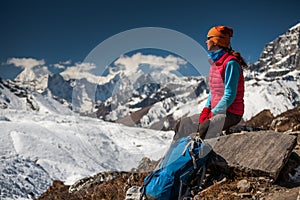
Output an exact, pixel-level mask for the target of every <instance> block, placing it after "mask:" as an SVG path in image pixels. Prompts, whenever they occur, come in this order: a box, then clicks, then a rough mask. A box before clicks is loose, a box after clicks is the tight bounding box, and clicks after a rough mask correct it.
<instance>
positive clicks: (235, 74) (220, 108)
mask: <svg viewBox="0 0 300 200" xmlns="http://www.w3.org/2000/svg"><path fill="white" fill-rule="evenodd" d="M240 74H241V67H240V64H239V63H238V62H237V61H235V60H230V61H229V62H228V63H227V66H226V70H225V80H224V87H225V89H224V95H223V97H222V98H221V100H220V101H219V103H218V104H217V105H216V107H214V108H213V109H212V112H213V114H220V113H225V112H226V110H227V108H228V107H229V106H230V105H231V104H232V103H233V101H234V100H235V97H236V91H237V87H238V82H239V78H240Z"/></svg>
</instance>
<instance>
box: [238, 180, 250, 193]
mask: <svg viewBox="0 0 300 200" xmlns="http://www.w3.org/2000/svg"><path fill="white" fill-rule="evenodd" d="M236 187H237V189H238V190H239V192H241V193H245V192H249V191H250V188H251V184H250V183H249V182H248V181H247V180H246V179H243V180H240V181H239V182H238V183H237V186H236Z"/></svg>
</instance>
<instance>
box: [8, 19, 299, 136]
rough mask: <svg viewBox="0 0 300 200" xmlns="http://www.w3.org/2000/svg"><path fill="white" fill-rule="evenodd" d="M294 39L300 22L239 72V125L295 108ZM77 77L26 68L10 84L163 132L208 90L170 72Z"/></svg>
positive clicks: (119, 71)
mask: <svg viewBox="0 0 300 200" xmlns="http://www.w3.org/2000/svg"><path fill="white" fill-rule="evenodd" d="M299 34H300V23H299V24H297V25H296V26H294V27H292V28H290V29H289V30H288V31H287V32H286V33H284V34H283V35H280V36H279V37H278V38H276V39H275V40H273V41H272V42H270V43H268V44H266V46H265V47H264V50H263V52H262V53H261V55H260V58H259V60H258V61H257V62H255V63H253V64H250V66H249V68H248V69H245V70H244V73H245V80H246V83H245V86H246V87H245V88H246V89H245V90H246V91H245V104H246V108H245V115H244V119H245V120H247V119H250V118H251V117H252V116H254V115H255V114H257V113H259V112H260V111H261V110H263V109H270V110H271V112H272V113H273V114H274V115H276V114H280V113H281V112H284V111H286V110H287V109H291V108H293V107H295V106H297V105H299V104H300V100H299V95H300V91H299V85H300V83H299V73H300V71H299V70H300V48H299V46H300V40H299ZM141 65H142V64H141ZM162 68H163V66H162ZM127 70H128V69H127ZM78 74H79V73H73V74H72V73H67V72H62V73H60V74H50V72H49V71H48V72H47V70H45V69H39V70H37V69H35V68H32V69H27V70H24V71H23V72H22V73H20V74H19V75H18V77H17V78H16V79H15V82H14V83H13V84H14V85H18V86H19V87H24V86H25V87H26V88H28V89H30V90H31V91H37V92H38V93H41V94H42V95H44V96H47V97H52V98H54V99H56V100H59V101H60V102H64V104H65V105H67V106H68V107H69V108H70V109H72V110H73V111H75V112H77V113H81V114H82V115H87V116H92V117H98V118H101V119H104V120H106V121H117V122H120V123H124V124H126V125H130V126H141V127H151V128H156V129H157V128H158V129H164V130H166V129H170V128H172V127H171V126H172V122H173V121H175V120H177V119H179V118H180V117H183V116H189V115H193V114H197V113H199V112H200V111H201V109H202V107H203V106H204V104H205V101H206V98H207V94H208V89H209V88H208V86H207V82H206V77H180V76H177V75H176V74H174V73H172V72H170V71H167V72H162V71H160V72H157V71H153V72H148V73H143V72H142V71H141V70H139V71H136V72H135V73H130V72H129V71H126V68H125V69H124V68H122V67H117V68H114V69H113V68H111V69H109V73H108V75H106V76H105V77H99V76H98V77H97V76H95V75H93V74H87V73H86V74H85V75H84V76H79V75H78Z"/></svg>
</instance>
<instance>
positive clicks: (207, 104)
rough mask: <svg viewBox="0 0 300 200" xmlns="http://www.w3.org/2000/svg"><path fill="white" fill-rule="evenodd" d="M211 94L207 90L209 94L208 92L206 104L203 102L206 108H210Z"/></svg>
mask: <svg viewBox="0 0 300 200" xmlns="http://www.w3.org/2000/svg"><path fill="white" fill-rule="evenodd" d="M210 96H211V94H210V92H209V94H208V97H207V101H206V104H205V107H206V108H210V99H211V97H210Z"/></svg>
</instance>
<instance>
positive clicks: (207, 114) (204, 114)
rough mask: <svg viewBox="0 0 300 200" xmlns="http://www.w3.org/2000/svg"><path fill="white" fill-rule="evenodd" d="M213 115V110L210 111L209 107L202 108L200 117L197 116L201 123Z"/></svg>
mask: <svg viewBox="0 0 300 200" xmlns="http://www.w3.org/2000/svg"><path fill="white" fill-rule="evenodd" d="M212 116H213V112H211V109H210V108H207V107H205V108H203V110H202V112H201V114H200V117H199V122H200V123H203V122H204V121H206V120H208V119H210V118H211V117H212Z"/></svg>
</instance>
